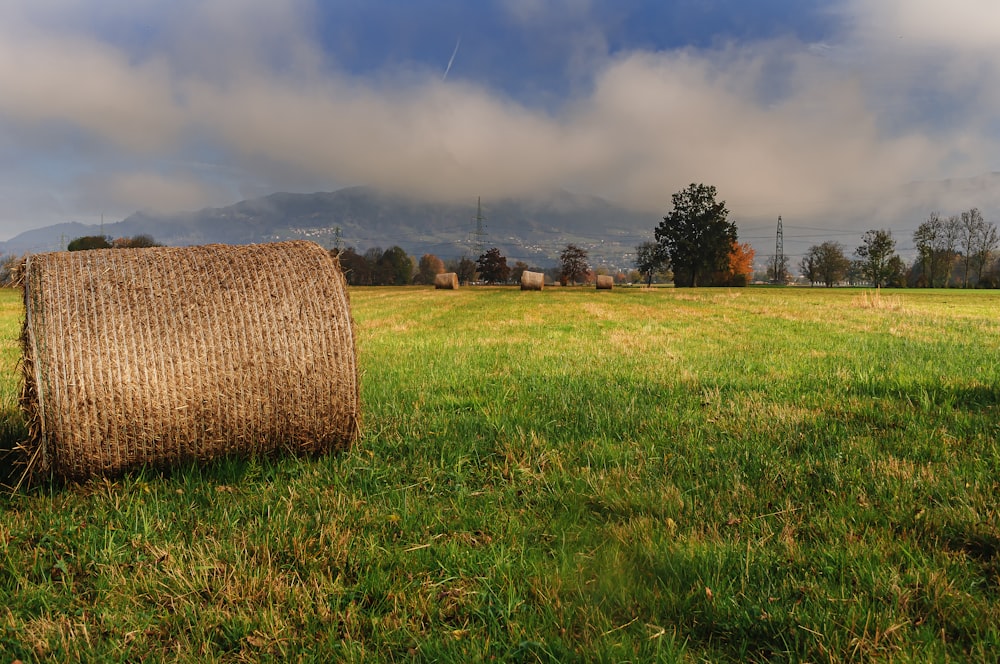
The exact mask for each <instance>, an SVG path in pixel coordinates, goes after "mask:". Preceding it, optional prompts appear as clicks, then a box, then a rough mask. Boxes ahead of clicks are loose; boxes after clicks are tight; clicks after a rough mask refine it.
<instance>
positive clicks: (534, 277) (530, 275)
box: [521, 270, 545, 290]
mask: <svg viewBox="0 0 1000 664" xmlns="http://www.w3.org/2000/svg"><path fill="white" fill-rule="evenodd" d="M543 288H545V275H544V274H542V273H541V272H529V271H527V270H525V271H524V272H522V273H521V290H542V289H543Z"/></svg>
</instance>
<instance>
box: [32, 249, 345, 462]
mask: <svg viewBox="0 0 1000 664" xmlns="http://www.w3.org/2000/svg"><path fill="white" fill-rule="evenodd" d="M24 299H25V310H26V313H25V322H24V328H23V334H22V342H23V345H24V358H23V363H22V365H23V368H24V379H25V380H24V388H23V392H22V396H21V405H22V408H23V409H24V411H25V414H26V415H27V418H28V423H29V429H30V440H29V441H28V442H27V443H25V444H24V445H23V446H22V447H23V449H24V451H25V452H26V454H27V456H28V470H27V472H28V473H31V472H34V471H42V472H48V471H51V472H52V473H53V474H55V475H56V476H58V477H62V478H67V479H84V478H87V477H90V476H94V475H113V474H117V473H120V472H122V471H124V470H126V469H129V468H134V467H137V466H141V465H153V466H166V465H169V464H174V463H177V462H180V461H185V460H199V461H204V460H208V459H211V458H214V457H219V456H223V455H228V454H234V453H235V454H239V455H244V456H246V455H250V454H264V453H268V452H272V451H275V450H279V449H280V450H292V451H295V452H304V453H312V452H325V451H329V450H333V449H337V448H343V447H348V446H349V445H350V444H351V443H352V442H353V440H354V438H355V436H356V434H357V430H358V373H357V359H356V354H355V345H354V330H353V324H352V321H351V315H350V302H349V300H348V295H347V288H346V284H345V282H344V278H343V276H342V274H341V272H340V268H339V266H338V264H337V262H336V260H335V259H333V258H331V256H330V255H329V253H328V252H327V251H326V250H325V249H323V248H322V247H320V246H319V245H317V244H314V243H312V242H284V243H278V244H265V245H250V246H225V245H209V246H203V247H185V248H180V247H161V248H151V249H104V250H96V251H79V252H59V253H48V254H38V255H35V256H30V257H29V258H28V259H27V262H26V264H25V267H24Z"/></svg>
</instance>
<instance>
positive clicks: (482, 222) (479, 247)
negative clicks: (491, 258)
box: [472, 196, 486, 258]
mask: <svg viewBox="0 0 1000 664" xmlns="http://www.w3.org/2000/svg"><path fill="white" fill-rule="evenodd" d="M476 201H477V202H476V230H475V232H474V233H473V239H472V247H473V249H474V250H475V253H476V257H477V258H478V257H479V256H482V255H483V254H485V253H486V217H484V216H483V197H482V196H478V197H477V198H476Z"/></svg>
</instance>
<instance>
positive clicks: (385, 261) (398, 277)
mask: <svg viewBox="0 0 1000 664" xmlns="http://www.w3.org/2000/svg"><path fill="white" fill-rule="evenodd" d="M366 255H367V254H366ZM412 276H413V262H412V261H411V260H410V257H409V256H408V255H407V253H406V252H405V251H403V249H402V248H401V247H398V246H396V247H390V248H388V249H386V250H385V251H384V252H383V253H382V255H381V256H379V258H378V260H377V261H376V262H375V285H376V286H404V285H406V284H408V283H410V279H411V278H412Z"/></svg>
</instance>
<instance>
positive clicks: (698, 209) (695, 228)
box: [654, 184, 737, 286]
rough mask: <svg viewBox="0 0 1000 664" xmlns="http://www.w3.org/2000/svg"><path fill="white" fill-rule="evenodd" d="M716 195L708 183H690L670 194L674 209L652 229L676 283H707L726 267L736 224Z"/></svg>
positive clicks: (734, 236)
mask: <svg viewBox="0 0 1000 664" xmlns="http://www.w3.org/2000/svg"><path fill="white" fill-rule="evenodd" d="M715 196H716V190H715V187H713V186H711V185H705V184H691V185H689V186H688V188H687V189H684V190H683V191H679V192H677V193H676V194H674V195H673V197H672V200H673V205H674V207H673V209H672V210H671V211H670V213H669V214H668V215H667V216H665V217H664V218H663V221H662V222H660V225H659V226H657V227H656V229H655V231H654V235H655V236H656V241H657V242H658V243H659V244H660V247H661V249H662V251H663V253H664V254H665V255H666V256H667V258H668V259H669V260H670V265H671V266H672V267H673V270H674V284H675V285H677V286H697V285H699V284H704V283H708V282H709V280H710V279H711V278H712V275H713V274H715V273H717V272H719V271H723V270H726V269H727V268H728V263H729V254H730V252H731V250H732V247H733V243H734V242H736V240H737V237H736V225H735V224H733V223H732V222H730V221H729V219H728V217H729V210H727V209H726V202H725V201H716V200H715Z"/></svg>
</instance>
